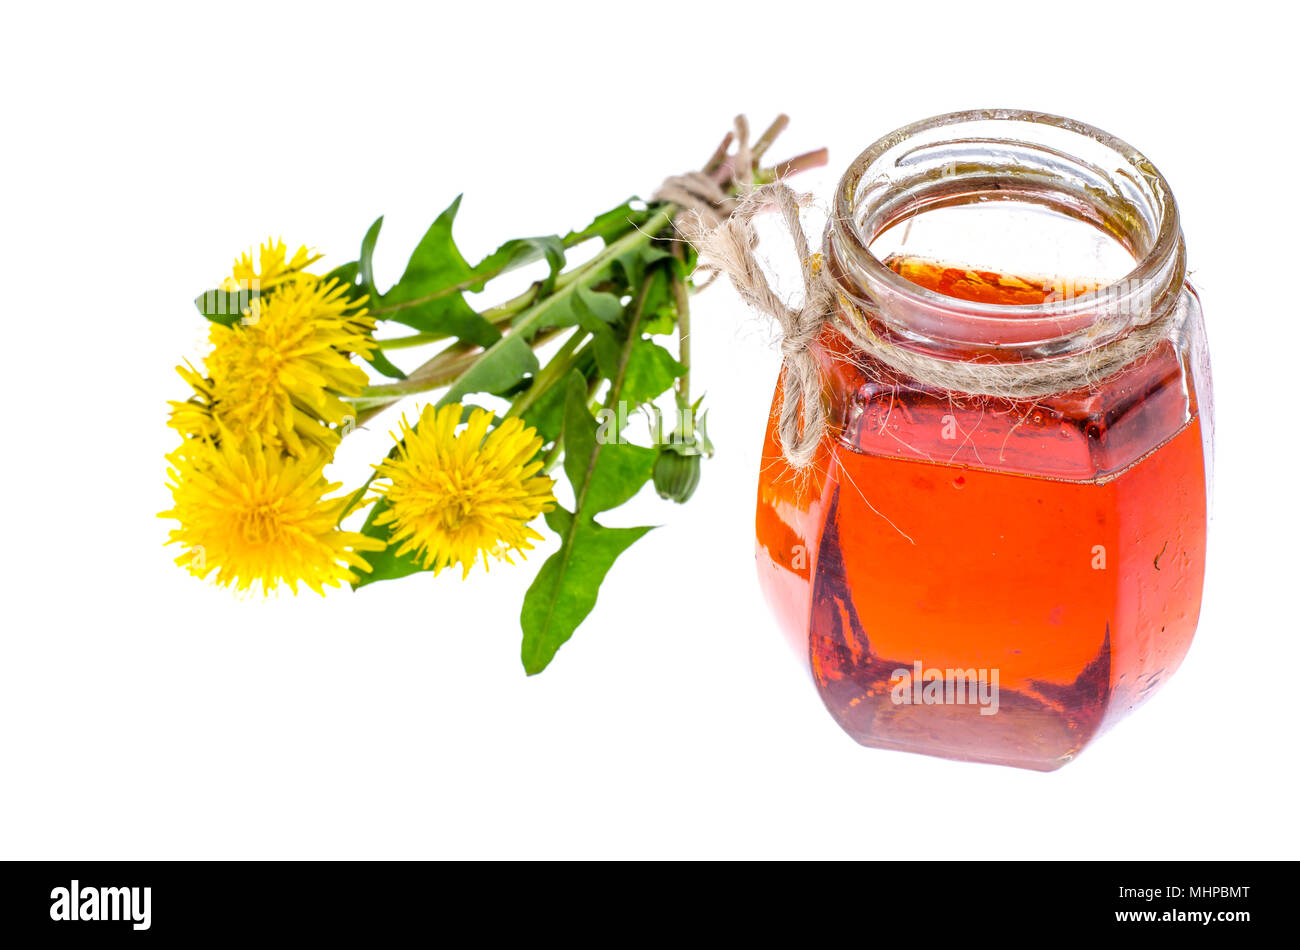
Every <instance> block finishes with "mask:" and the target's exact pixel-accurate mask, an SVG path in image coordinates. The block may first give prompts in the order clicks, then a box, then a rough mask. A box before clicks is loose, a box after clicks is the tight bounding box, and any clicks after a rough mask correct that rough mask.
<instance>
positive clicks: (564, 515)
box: [520, 508, 652, 676]
mask: <svg viewBox="0 0 1300 950" xmlns="http://www.w3.org/2000/svg"><path fill="white" fill-rule="evenodd" d="M546 523H547V524H548V525H550V527H551V530H553V531H555V532H556V533H557V534H559V535H560V536H561V537H563V538H565V539H566V545H567V546H566V548H565V549H562V551H561V552H557V553H556V554H552V555H551V556H550V557H549V558H547V559H546V563H545V564H543V565H542V568H541V570H540V571H538V572H537V577H536V579H535V580H534V581H533V583H532V586H531V587H529V588H528V593H527V594H525V595H524V606H523V610H522V612H521V615H520V622H521V623H522V625H523V628H524V642H523V647H522V650H521V653H520V658H521V659H522V660H523V664H524V670H525V672H527V673H528V675H529V676H532V675H534V674H536V673H540V672H541V671H542V670H544V669H546V667H547V665H548V664H549V663H550V662H551V660H553V659H554V658H555V654H556V652H557V651H558V650H559V649H560V647H562V646H563V645H564V644H565V643H566V642H568V640H569V638H570V637H572V636H573V632H574V631H575V630H576V629H577V628H578V625H579V624H581V623H582V621H583V620H585V619H586V617H587V615H588V614H589V613H591V611H592V608H593V607H595V606H596V595H597V593H598V592H599V590H600V585H601V583H602V582H603V581H604V580H605V575H606V574H608V573H609V569H610V568H611V567H612V566H613V565H614V561H615V560H616V559H617V558H618V556H619V555H620V554H622V553H623V552H624V551H626V550H627V549H628V548H629V547H630V546H631V545H632V544H633V543H634V542H635V541H637V540H638V539H640V538H641V537H642V536H644V535H645V533H646V532H647V531H650V530H652V529H651V528H649V527H640V528H606V527H604V526H603V525H599V524H596V523H595V522H594V521H575V519H574V517H573V515H571V514H569V512H567V511H565V510H564V509H563V508H556V509H555V510H553V511H550V512H547V514H546ZM566 552H567V554H566Z"/></svg>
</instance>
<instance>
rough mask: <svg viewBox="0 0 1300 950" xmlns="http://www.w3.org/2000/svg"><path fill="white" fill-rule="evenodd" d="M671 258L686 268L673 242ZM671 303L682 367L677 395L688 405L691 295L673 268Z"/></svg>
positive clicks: (684, 260) (689, 399)
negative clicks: (673, 307)
mask: <svg viewBox="0 0 1300 950" xmlns="http://www.w3.org/2000/svg"><path fill="white" fill-rule="evenodd" d="M672 251H673V257H674V258H675V259H676V260H677V264H678V267H680V268H682V269H683V270H684V269H685V267H686V252H685V251H683V250H682V246H681V245H680V244H677V243H675V242H674V244H673V248H672ZM672 292H673V303H674V304H675V305H676V307H677V362H679V363H681V364H682V366H683V367H684V369H683V371H682V375H681V376H679V377H677V393H678V395H679V396H681V397H682V399H683V400H684V401H685V402H686V403H687V404H688V405H689V404H690V401H691V295H690V293H689V292H688V291H687V288H686V282H685V281H684V280H683V279H682V275H681V271H679V270H678V268H677V267H674V268H673V279H672Z"/></svg>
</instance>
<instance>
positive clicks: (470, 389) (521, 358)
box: [438, 333, 541, 406]
mask: <svg viewBox="0 0 1300 950" xmlns="http://www.w3.org/2000/svg"><path fill="white" fill-rule="evenodd" d="M540 368H541V365H540V364H539V363H538V362H537V354H536V353H534V352H533V350H532V347H530V346H529V345H528V341H527V340H525V339H524V338H523V337H522V336H521V335H519V334H517V333H512V334H510V335H509V336H504V337H501V338H500V339H498V340H497V342H496V343H494V344H492V346H490V347H489V348H488V349H487V351H486V352H484V354H483V355H482V356H480V357H479V358H478V359H477V360H475V361H474V365H473V366H471V367H470V368H469V370H467V371H466V372H465V374H464V375H462V376H461V377H460V379H458V380H456V382H455V383H453V384H452V387H451V388H450V389H448V390H447V393H446V395H444V396H443V397H442V398H441V399H440V400H438V405H440V406H445V405H448V404H449V403H453V402H459V401H460V398H461V397H462V396H466V395H468V394H469V393H499V392H501V391H502V390H506V389H509V388H510V387H511V386H513V385H515V384H516V383H518V382H519V381H520V380H521V379H523V378H524V377H525V376H527V375H529V374H530V373H532V374H536V372H537V371H538V370H539V369H540Z"/></svg>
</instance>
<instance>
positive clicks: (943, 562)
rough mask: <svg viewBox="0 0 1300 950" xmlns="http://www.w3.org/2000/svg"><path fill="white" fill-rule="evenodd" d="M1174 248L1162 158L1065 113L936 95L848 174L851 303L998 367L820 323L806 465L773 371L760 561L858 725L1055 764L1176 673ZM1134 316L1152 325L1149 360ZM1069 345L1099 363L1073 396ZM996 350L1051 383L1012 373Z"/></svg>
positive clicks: (1189, 599)
mask: <svg viewBox="0 0 1300 950" xmlns="http://www.w3.org/2000/svg"><path fill="white" fill-rule="evenodd" d="M1184 261H1185V256H1184V248H1183V239H1182V233H1181V231H1180V227H1179V221H1178V210H1177V207H1176V205H1175V203H1174V199H1173V195H1172V194H1171V193H1170V190H1169V187H1168V184H1167V183H1166V182H1165V180H1164V178H1163V177H1162V176H1161V175H1160V173H1159V172H1157V171H1156V169H1155V168H1154V166H1153V165H1152V164H1151V163H1150V162H1149V161H1148V160H1147V159H1146V158H1145V157H1143V156H1142V155H1141V154H1140V153H1139V152H1137V151H1136V150H1135V149H1133V148H1132V147H1131V146H1129V145H1127V144H1125V143H1124V142H1121V141H1119V140H1118V139H1115V138H1114V137H1112V136H1110V135H1107V134H1106V133H1104V132H1101V131H1099V130H1098V129H1095V128H1092V127H1090V126H1087V125H1083V124H1082V123H1079V122H1074V121H1071V120H1069V119H1064V118H1060V117H1057V116H1051V115H1044V114H1040V113H1028V112H1018V111H1011V110H988V111H974V112H964V113H955V114H952V115H945V116H939V117H937V118H933V119H929V120H926V121H923V122H919V123H916V124H914V125H910V126H908V127H906V128H903V129H900V130H898V131H897V132H894V133H892V134H891V135H888V136H886V137H885V138H883V139H881V140H880V141H879V142H877V143H876V144H874V145H872V146H871V147H870V148H869V149H867V150H866V151H865V152H863V153H862V155H861V156H859V157H858V159H857V160H856V161H855V162H854V163H853V164H852V166H851V167H850V168H849V170H848V171H847V172H846V174H845V175H844V178H843V179H842V181H841V182H840V185H839V188H838V189H837V193H836V198H835V203H834V207H833V209H832V214H831V222H830V225H829V226H828V228H827V232H826V236H825V240H824V243H823V260H822V261H821V266H823V267H825V268H828V275H829V277H831V278H832V279H833V283H834V287H835V289H836V290H837V291H838V297H839V306H840V308H841V310H840V312H839V314H838V316H839V317H840V318H841V319H842V320H844V321H852V324H851V325H854V326H858V327H861V328H863V329H864V330H865V331H866V335H867V337H868V338H875V339H880V340H883V341H885V342H886V343H887V344H888V345H889V346H891V347H895V348H898V350H897V351H898V352H902V353H907V354H921V355H922V356H925V357H928V358H929V360H930V361H929V362H928V363H927V365H929V366H931V367H938V368H939V369H940V370H941V371H942V370H945V368H951V369H954V370H958V371H965V370H969V369H971V368H972V367H973V368H974V369H975V370H976V371H977V373H978V374H979V378H981V379H992V380H993V381H994V382H993V384H991V386H990V387H988V388H987V389H983V390H981V391H982V392H984V394H980V392H972V391H970V390H971V389H976V390H980V387H978V386H971V387H969V388H961V387H954V386H952V385H951V384H949V385H948V386H947V388H945V387H944V386H940V385H936V384H935V383H933V382H932V381H931V382H923V381H921V380H920V379H918V376H924V375H926V374H923V373H916V374H914V375H913V374H911V373H909V372H905V371H903V370H901V369H899V368H897V367H898V363H899V361H898V360H893V361H890V362H886V361H885V360H883V359H882V358H880V357H879V356H878V355H873V354H872V353H869V352H866V351H864V350H863V349H860V348H858V347H855V345H854V344H853V343H851V342H850V341H849V339H848V338H847V337H846V335H845V334H844V333H842V332H840V331H839V330H838V329H836V328H835V326H834V325H833V324H832V323H830V322H828V324H827V327H826V329H825V330H824V332H823V333H822V335H821V337H820V339H819V341H818V343H817V345H816V346H815V348H814V352H815V355H816V356H817V358H818V360H819V362H820V365H821V369H822V378H823V383H824V389H823V392H822V398H823V400H824V404H825V405H826V407H827V409H828V412H829V415H830V420H831V424H830V426H829V428H828V432H827V435H826V436H825V437H824V438H823V439H822V441H821V443H820V446H819V448H818V451H817V454H816V457H815V458H814V460H813V462H812V464H811V465H809V466H807V467H806V468H803V469H798V468H794V467H792V466H791V465H790V464H788V463H787V462H786V460H785V458H784V457H783V455H782V451H781V446H780V440H779V438H778V434H777V431H776V417H777V408H778V407H779V405H780V401H781V387H780V384H779V381H778V386H777V393H776V399H775V402H774V403H773V414H772V419H771V421H770V423H769V426H768V432H767V436H766V439H765V444H764V448H763V461H762V469H761V476H760V485H759V494H758V516H757V536H758V541H757V555H758V570H759V577H760V581H761V586H762V587H763V589H764V592H765V594H766V596H767V598H768V600H769V601H770V603H771V605H772V607H773V609H774V611H775V613H776V615H777V617H778V620H779V622H780V625H781V626H782V628H783V629H784V630H785V632H786V633H787V634H788V635H789V636H790V638H791V639H792V641H793V643H794V644H795V646H796V648H797V650H798V651H799V653H800V655H802V656H803V657H805V658H806V659H807V662H808V665H809V667H810V670H811V673H812V677H813V680H814V682H815V684H816V687H817V690H818V692H819V693H820V695H821V697H822V699H823V701H824V702H825V704H826V707H827V709H828V710H829V711H830V713H831V715H832V716H833V717H834V718H835V720H836V721H837V722H838V723H839V724H840V726H841V727H842V728H844V729H845V731H847V732H848V733H849V734H850V735H851V736H852V737H853V738H854V739H856V740H857V741H858V742H860V743H862V744H864V745H868V746H875V747H880V748H887V749H897V750H904V751H909V752H920V753H925V754H929V755H937V756H944V757H947V758H953V759H965V760H972V761H980V762H992V763H1000V764H1004V765H1012V766H1019V767H1022V768H1031V769H1040V770H1051V769H1055V768H1059V767H1060V766H1061V765H1063V764H1064V763H1066V762H1068V761H1069V760H1070V759H1071V758H1073V757H1074V756H1075V755H1077V754H1078V752H1079V751H1080V749H1082V748H1083V746H1084V745H1085V744H1087V743H1088V742H1089V741H1090V740H1091V739H1092V738H1093V737H1094V736H1096V735H1097V734H1099V733H1100V732H1101V731H1102V730H1104V729H1105V728H1107V727H1108V726H1109V725H1110V724H1112V723H1114V722H1115V721H1116V720H1118V719H1120V718H1121V717H1123V716H1124V715H1126V714H1127V713H1128V712H1129V711H1131V710H1132V709H1134V708H1135V707H1136V706H1137V705H1139V704H1140V703H1141V702H1142V701H1143V700H1145V699H1146V698H1147V697H1149V696H1150V695H1151V694H1152V693H1153V692H1154V691H1155V689H1156V688H1157V687H1158V686H1159V685H1160V684H1161V683H1162V682H1163V681H1164V680H1165V679H1166V678H1168V677H1169V676H1170V675H1171V674H1172V673H1173V672H1174V670H1175V669H1177V667H1178V665H1179V663H1180V662H1181V660H1182V658H1183V656H1184V655H1185V654H1186V652H1187V649H1188V646H1189V645H1190V643H1191V639H1192V635H1193V632H1194V630H1195V627H1196V621H1197V615H1198V612H1199V609H1200V599H1201V585H1202V579H1203V575H1204V566H1205V533H1206V518H1207V505H1208V493H1209V481H1210V478H1209V468H1208V464H1209V459H1210V451H1211V438H1212V409H1211V392H1210V375H1209V361H1208V356H1207V353H1206V350H1205V335H1204V330H1203V326H1202V320H1201V310H1200V306H1199V303H1198V300H1197V297H1196V294H1195V291H1194V290H1193V289H1192V288H1191V286H1190V284H1188V283H1187V282H1186V274H1185V271H1186V267H1185V262H1184ZM1144 328H1145V329H1144ZM1140 332H1146V333H1147V334H1148V336H1150V337H1151V339H1153V340H1154V343H1152V344H1151V345H1149V346H1147V347H1146V348H1145V349H1143V351H1142V352H1141V353H1139V354H1137V355H1133V354H1132V352H1131V350H1132V347H1131V346H1130V347H1128V349H1126V348H1125V345H1124V344H1125V341H1126V339H1127V340H1128V342H1129V343H1132V342H1133V340H1136V339H1137V337H1134V336H1133V334H1137V333H1140ZM1130 338H1131V339H1130ZM1116 354H1120V355H1119V356H1118V357H1117V356H1116ZM1125 354H1127V356H1128V357H1131V358H1126V356H1125ZM1116 359H1120V360H1121V362H1119V363H1116V362H1115V360H1116ZM1071 360H1072V361H1073V364H1072V365H1079V364H1080V360H1086V361H1087V362H1086V363H1085V364H1084V365H1086V366H1089V367H1091V368H1092V370H1093V371H1092V373H1091V374H1090V375H1088V377H1087V378H1086V379H1085V380H1083V381H1082V382H1080V381H1078V380H1076V381H1075V382H1074V384H1072V385H1070V386H1068V388H1062V391H1056V389H1057V388H1061V384H1060V383H1059V382H1058V383H1052V382H1051V380H1053V379H1055V378H1056V377H1058V376H1060V374H1059V373H1057V372H1056V371H1057V370H1059V369H1060V368H1061V367H1062V366H1064V365H1066V363H1065V362H1064V361H1071ZM891 364H892V365H891ZM908 365H910V364H908ZM1003 368H1005V369H1006V370H1007V371H1008V373H1009V374H1010V376H1009V378H1010V379H1012V380H1019V381H1021V382H1020V383H1018V384H1017V385H1018V386H1019V387H1020V390H1024V389H1027V388H1028V389H1031V390H1032V389H1033V386H1032V384H1026V383H1024V382H1023V380H1025V379H1027V378H1033V377H1036V376H1037V375H1041V374H1039V373H1038V371H1039V370H1045V371H1046V372H1047V376H1046V378H1047V379H1048V380H1049V382H1048V383H1047V384H1045V385H1039V387H1038V388H1039V389H1042V390H1043V391H1041V392H1040V391H1030V392H1022V391H1020V390H1017V391H1016V392H1015V393H1014V394H1013V395H1009V396H1008V395H1005V394H1003V390H1001V389H1000V386H1001V383H999V382H998V380H999V379H1001V377H1000V376H999V375H998V373H999V371H1000V370H1001V369H1003ZM1026 371H1029V376H1027V375H1026ZM930 378H931V379H933V378H935V377H934V376H933V375H931V376H930ZM938 378H942V379H949V378H950V376H949V375H948V374H947V373H946V372H941V373H940V374H939V376H938ZM1067 378H1068V376H1067ZM1054 387H1056V388H1054ZM989 389H991V390H992V391H993V394H988V392H989Z"/></svg>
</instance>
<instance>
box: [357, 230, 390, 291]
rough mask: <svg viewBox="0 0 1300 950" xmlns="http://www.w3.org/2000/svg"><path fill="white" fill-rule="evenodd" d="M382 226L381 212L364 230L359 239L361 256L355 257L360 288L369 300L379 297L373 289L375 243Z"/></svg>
mask: <svg viewBox="0 0 1300 950" xmlns="http://www.w3.org/2000/svg"><path fill="white" fill-rule="evenodd" d="M383 226H384V216H383V215H382V214H381V215H380V216H379V217H377V218H375V223H374V224H372V225H370V230H368V231H366V236H365V237H363V238H362V239H361V256H360V257H359V258H358V259H357V276H358V277H359V278H360V280H361V289H362V290H364V291H365V292H366V293H367V294H368V295H369V296H370V299H371V300H378V299H379V291H378V290H376V289H375V264H374V258H375V244H376V242H378V240H379V229H380V228H382V227H383Z"/></svg>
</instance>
